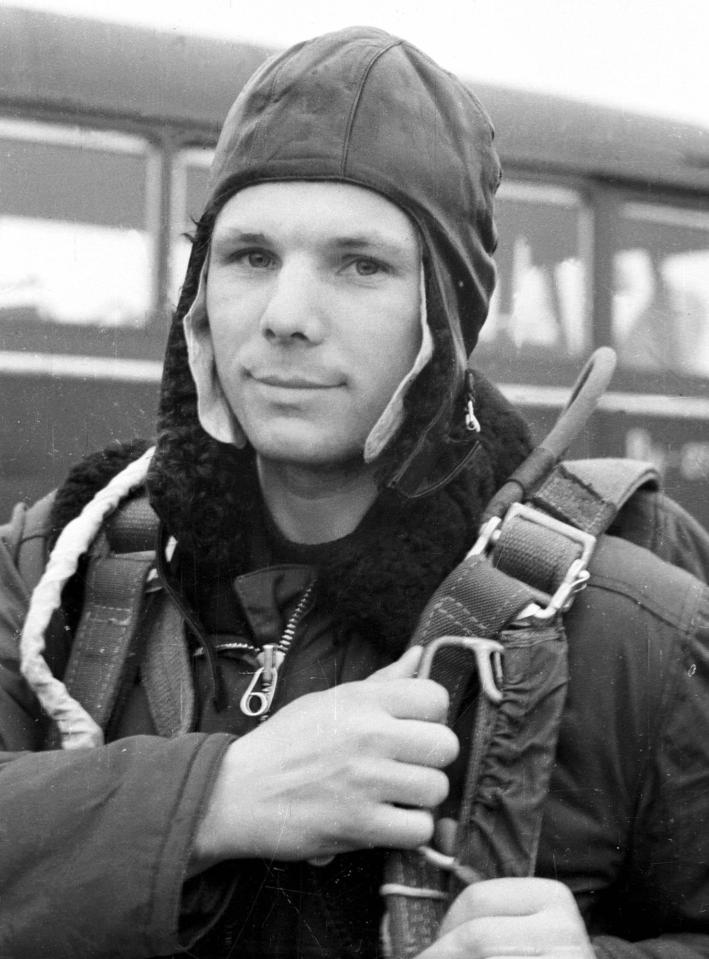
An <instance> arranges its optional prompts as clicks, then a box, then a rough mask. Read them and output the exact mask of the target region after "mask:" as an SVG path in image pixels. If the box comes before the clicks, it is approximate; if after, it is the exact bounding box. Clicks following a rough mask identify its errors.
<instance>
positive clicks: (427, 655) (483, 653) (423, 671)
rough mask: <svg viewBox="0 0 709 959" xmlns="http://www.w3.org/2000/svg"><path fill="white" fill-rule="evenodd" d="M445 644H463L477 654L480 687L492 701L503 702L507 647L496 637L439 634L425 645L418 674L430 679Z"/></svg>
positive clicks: (464, 647)
mask: <svg viewBox="0 0 709 959" xmlns="http://www.w3.org/2000/svg"><path fill="white" fill-rule="evenodd" d="M444 646H462V647H463V649H467V650H468V651H469V652H471V653H472V654H473V655H474V656H475V664H476V666H477V668H478V676H479V678H480V688H481V689H482V691H483V692H484V693H485V695H486V696H487V698H488V699H489V700H490V702H492V703H495V704H496V705H497V704H498V703H501V702H502V690H501V688H500V687H501V686H502V657H503V655H504V652H505V647H504V646H503V645H502V643H498V642H497V640H496V639H488V638H487V637H485V636H439V637H438V638H437V639H434V640H432V642H430V643H429V644H428V645H427V646H425V647H424V650H423V655H422V656H421V663H420V664H419V668H418V672H417V676H418V677H419V679H428V677H429V676H430V675H431V668H432V666H433V660H434V659H435V657H436V653H438V652H439V650H440V649H441V648H442V647H444Z"/></svg>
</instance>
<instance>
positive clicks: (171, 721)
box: [141, 591, 195, 738]
mask: <svg viewBox="0 0 709 959" xmlns="http://www.w3.org/2000/svg"><path fill="white" fill-rule="evenodd" d="M144 633H145V636H146V641H147V646H146V649H145V653H144V656H143V661H142V666H141V675H142V681H143V685H144V686H145V692H146V695H147V698H148V706H149V708H150V714H151V716H152V718H153V722H154V723H155V728H156V730H157V732H158V735H160V736H165V737H167V738H172V737H173V736H179V735H180V734H182V733H187V732H190V730H191V729H193V728H194V718H195V692H194V684H193V682H192V669H191V667H190V660H189V654H188V651H187V643H186V641H185V629H184V622H183V619H182V613H181V612H180V610H179V609H178V608H177V606H176V605H175V604H174V603H173V602H172V600H171V599H170V597H169V596H168V595H167V594H166V593H165V592H163V591H160V592H159V593H157V594H154V595H153V598H152V604H151V611H150V613H149V616H148V619H147V621H146V624H145V629H144Z"/></svg>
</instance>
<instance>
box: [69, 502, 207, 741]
mask: <svg viewBox="0 0 709 959" xmlns="http://www.w3.org/2000/svg"><path fill="white" fill-rule="evenodd" d="M157 530H158V519H157V516H156V515H155V513H154V511H153V510H152V508H151V506H150V504H149V502H148V498H147V496H145V495H143V496H138V497H135V498H133V499H130V500H128V501H127V502H126V503H125V504H123V505H122V506H121V507H120V508H119V509H118V510H116V511H115V513H114V514H113V515H112V516H111V517H110V519H109V520H108V522H107V523H106V525H105V528H104V530H103V532H102V533H101V534H100V535H99V537H97V540H96V541H95V542H94V545H93V546H92V548H91V552H90V556H89V568H88V572H87V578H86V590H85V595H84V604H83V609H82V614H81V619H80V621H79V625H78V628H77V631H76V635H75V637H74V642H73V645H72V650H71V654H70V657H69V662H68V664H67V669H66V673H65V676H64V681H65V684H66V686H67V688H68V689H69V692H70V693H71V695H72V696H73V697H74V698H75V699H77V700H78V701H79V702H80V703H81V704H82V706H83V707H84V709H86V711H87V712H88V713H89V714H90V716H91V717H92V718H93V719H94V720H95V721H96V722H97V723H98V724H99V726H101V728H102V729H103V730H104V731H106V730H107V728H108V727H109V724H110V722H111V719H112V717H113V716H114V715H115V714H116V712H117V711H118V710H119V709H120V705H121V702H122V699H123V698H124V697H125V695H126V694H127V692H128V690H129V688H130V685H131V684H132V682H133V680H134V678H135V675H136V671H137V669H138V665H139V663H140V661H141V657H143V656H144V660H143V667H144V672H145V675H144V684H145V688H146V694H147V697H148V704H149V706H150V711H151V714H152V716H153V720H154V722H155V725H156V728H157V731H158V733H159V734H160V735H164V736H173V735H176V734H178V733H180V732H185V731H187V730H188V729H189V728H191V725H192V721H193V715H194V691H193V687H192V682H191V675H190V667H189V660H188V657H187V652H186V649H185V646H184V641H183V628H182V617H181V615H180V614H179V611H177V610H176V609H175V608H174V606H173V604H172V603H171V602H170V601H169V598H166V597H165V596H164V595H163V593H162V591H161V590H160V589H159V584H158V583H157V578H156V576H155V548H154V546H155V542H156V538H157ZM145 643H147V647H146V649H145V650H144V649H143V645H144V644H145Z"/></svg>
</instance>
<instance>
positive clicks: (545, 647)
mask: <svg viewBox="0 0 709 959" xmlns="http://www.w3.org/2000/svg"><path fill="white" fill-rule="evenodd" d="M536 596H537V593H536V592H535V590H534V589H533V588H530V587H528V586H527V585H526V584H524V583H522V582H520V581H518V580H516V579H513V578H511V577H510V576H508V575H507V574H506V573H505V572H503V571H502V570H501V569H498V568H496V567H494V566H492V565H491V564H490V563H489V562H488V561H487V559H486V558H485V557H484V556H480V555H469V556H468V557H466V559H465V560H464V562H463V563H462V564H461V566H459V567H457V568H456V569H455V570H454V571H453V572H452V573H451V574H450V576H449V577H448V578H447V579H446V580H445V581H444V583H443V584H442V585H441V587H440V589H439V590H437V591H436V594H435V595H434V597H433V598H432V599H431V601H430V602H429V604H428V606H427V607H426V609H425V610H424V612H423V614H422V616H421V619H420V622H419V626H418V628H417V630H416V632H415V634H414V637H413V640H412V643H418V644H421V645H424V646H425V645H427V644H428V643H429V642H431V641H433V640H434V639H437V638H439V637H441V636H444V635H446V634H448V635H452V636H468V637H491V636H494V637H496V639H497V640H498V641H500V642H501V644H502V646H503V649H504V686H503V690H502V692H503V701H502V705H501V706H500V707H499V708H498V707H493V706H491V705H490V703H489V702H488V701H487V699H486V697H485V696H482V695H478V696H477V700H476V706H475V709H476V716H475V722H474V723H473V724H472V742H471V743H469V744H466V746H465V752H466V753H467V755H468V756H469V765H468V770H467V775H466V785H465V789H464V795H463V796H462V797H461V806H460V817H459V822H458V836H457V842H456V847H457V856H456V860H457V862H458V863H460V864H462V865H464V866H470V867H472V871H473V873H474V874H475V875H477V876H478V877H480V878H495V877H497V876H501V875H529V874H530V873H531V871H532V870H533V868H534V862H535V860H536V850H537V845H538V841H539V832H540V828H541V807H542V804H543V801H544V798H545V796H546V791H547V787H548V780H549V776H550V774H551V766H552V762H553V757H554V753H555V748H556V732H557V730H558V725H559V721H560V717H561V711H562V708H563V702H564V697H565V691H566V682H567V671H566V643H565V637H564V634H563V629H562V628H561V626H560V625H559V624H554V625H553V626H551V627H548V628H544V629H541V630H540V629H528V630H506V629H505V626H507V625H508V624H509V623H510V622H512V621H513V620H514V619H515V618H516V616H517V615H518V613H519V612H520V611H521V610H523V609H524V608H525V607H526V606H527V605H528V604H529V603H531V602H533V601H534V600H535V598H536ZM430 675H431V678H433V679H435V680H436V681H437V682H440V683H441V684H442V685H444V686H445V687H446V689H447V690H448V693H449V696H450V702H451V705H450V712H449V722H450V723H451V724H453V722H454V719H455V717H456V716H457V715H458V712H459V710H460V708H461V705H462V704H463V702H464V701H465V699H466V695H467V694H469V692H470V690H469V685H470V682H471V680H472V678H473V677H474V675H475V673H474V669H473V668H472V667H471V663H470V660H469V656H468V657H467V660H466V653H465V652H464V651H463V650H462V649H461V648H460V647H456V646H450V647H444V648H443V649H441V651H440V652H439V653H438V654H437V655H436V658H435V660H434V662H433V666H432V669H431V673H430ZM531 711H534V712H535V720H534V722H533V723H528V722H527V716H528V714H529V713H530V712H531ZM491 744H496V745H492V747H491ZM505 744H506V745H505ZM491 749H492V751H491ZM500 764H501V765H500ZM502 767H504V769H505V775H504V781H502V780H501V779H500V769H501V768H502ZM512 780H514V782H512ZM530 780H533V782H534V788H533V789H532V790H530V789H529V787H528V784H529V783H530ZM448 885H449V882H448V877H447V876H445V875H443V874H441V872H440V870H437V869H435V868H434V867H432V866H431V865H430V864H429V863H428V862H426V860H425V859H424V858H423V857H422V856H421V854H420V853H419V852H418V851H414V852H408V851H399V850H397V851H394V852H392V853H390V854H389V856H388V858H387V862H386V868H385V885H384V886H383V889H382V892H383V894H384V895H385V896H386V899H387V904H388V930H387V933H386V938H387V940H388V943H389V946H390V950H391V955H392V956H393V957H395V959H413V957H414V956H416V955H417V954H418V953H419V952H420V951H421V950H422V949H423V948H424V947H425V946H426V945H428V944H429V943H431V942H432V941H433V940H434V939H435V937H436V934H437V931H438V928H439V925H440V921H441V918H442V915H443V913H444V912H445V908H446V902H441V900H440V899H437V898H434V897H419V896H414V895H407V893H406V889H407V888H410V889H416V888H419V887H421V886H423V887H424V888H428V889H433V890H436V889H439V890H441V889H445V888H447V887H448Z"/></svg>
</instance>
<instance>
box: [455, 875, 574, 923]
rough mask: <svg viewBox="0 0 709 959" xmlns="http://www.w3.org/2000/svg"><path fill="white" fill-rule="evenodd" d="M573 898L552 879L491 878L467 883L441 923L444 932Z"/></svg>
mask: <svg viewBox="0 0 709 959" xmlns="http://www.w3.org/2000/svg"><path fill="white" fill-rule="evenodd" d="M573 902H574V900H573V896H572V895H571V892H570V891H569V889H568V888H567V887H566V886H563V885H562V884H561V883H559V882H555V881H554V880H553V879H538V878H532V879H525V878H522V879H517V878H514V879H509V878H508V879H488V880H487V881H486V882H479V883H474V884H473V885H471V886H468V887H467V888H466V889H464V890H463V891H462V892H461V894H460V895H459V896H458V897H457V898H456V899H455V901H454V902H453V904H452V905H451V907H450V909H449V910H448V912H447V913H446V916H445V918H444V920H443V923H442V924H441V935H443V934H444V933H445V932H448V931H450V930H451V929H453V928H455V927H456V926H458V925H460V923H462V922H465V921H468V920H471V919H481V918H487V917H490V916H529V915H533V914H534V913H537V912H540V911H541V910H543V909H546V908H549V907H550V906H554V905H562V906H569V905H573ZM574 908H575V906H574Z"/></svg>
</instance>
